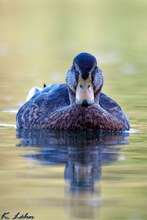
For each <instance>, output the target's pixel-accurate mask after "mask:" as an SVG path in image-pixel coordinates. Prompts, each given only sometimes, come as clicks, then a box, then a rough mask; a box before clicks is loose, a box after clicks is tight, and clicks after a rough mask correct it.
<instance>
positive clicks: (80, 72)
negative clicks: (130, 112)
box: [16, 52, 130, 131]
mask: <svg viewBox="0 0 147 220" xmlns="http://www.w3.org/2000/svg"><path fill="white" fill-rule="evenodd" d="M103 83H104V75H103V72H102V70H101V69H100V68H99V67H98V65H97V59H96V58H95V56H93V55H92V54H90V53H87V52H81V53H80V54H78V55H76V56H75V58H74V59H73V62H72V65H71V67H70V68H69V70H68V71H67V74H66V83H64V84H53V85H48V86H47V85H46V84H44V86H43V88H42V89H40V88H37V87H35V89H33V92H32V91H31V94H29V96H28V98H27V101H26V103H25V104H24V105H23V106H22V107H21V108H20V109H19V111H18V113H17V115H16V127H17V128H18V129H20V128H23V129H54V130H88V129H94V130H106V131H127V130H129V129H130V123H129V120H128V117H127V116H126V114H125V113H124V111H123V110H122V109H121V107H120V106H119V105H118V104H117V103H116V102H115V101H114V100H113V99H112V98H110V97H108V96H107V95H106V94H104V93H102V92H101V90H102V87H103Z"/></svg>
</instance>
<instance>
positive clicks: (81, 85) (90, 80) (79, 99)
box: [66, 53, 104, 107]
mask: <svg viewBox="0 0 147 220" xmlns="http://www.w3.org/2000/svg"><path fill="white" fill-rule="evenodd" d="M103 80H104V78H103V74H102V71H101V70H100V69H99V68H98V66H97V60H96V58H95V57H94V56H93V55H91V54H89V53H80V54H78V55H77V56H76V57H75V58H74V60H73V65H72V67H71V68H70V69H69V70H68V72H67V75H66V84H67V88H68V91H69V97H70V102H71V104H78V105H82V106H84V107H87V106H89V105H92V104H94V103H95V102H97V101H98V97H99V93H100V91H101V89H102V86H103Z"/></svg>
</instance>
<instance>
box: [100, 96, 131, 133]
mask: <svg viewBox="0 0 147 220" xmlns="http://www.w3.org/2000/svg"><path fill="white" fill-rule="evenodd" d="M100 106H101V107H102V108H103V109H105V110H106V111H107V112H109V113H110V114H111V115H112V116H114V117H116V118H117V119H119V120H121V121H123V122H124V123H125V124H126V126H127V128H128V130H129V129H130V124H129V120H128V117H127V116H126V114H125V113H124V111H123V110H122V109H121V107H120V106H119V105H118V104H117V103H116V102H115V101H114V100H113V99H111V98H109V97H108V96H107V95H105V94H104V93H101V94H100Z"/></svg>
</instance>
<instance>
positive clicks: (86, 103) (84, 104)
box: [82, 99, 89, 107]
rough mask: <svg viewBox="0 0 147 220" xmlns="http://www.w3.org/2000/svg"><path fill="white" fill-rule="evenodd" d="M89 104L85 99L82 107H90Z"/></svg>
mask: <svg viewBox="0 0 147 220" xmlns="http://www.w3.org/2000/svg"><path fill="white" fill-rule="evenodd" d="M88 105H89V104H88V102H87V100H86V99H83V102H82V106H83V107H88Z"/></svg>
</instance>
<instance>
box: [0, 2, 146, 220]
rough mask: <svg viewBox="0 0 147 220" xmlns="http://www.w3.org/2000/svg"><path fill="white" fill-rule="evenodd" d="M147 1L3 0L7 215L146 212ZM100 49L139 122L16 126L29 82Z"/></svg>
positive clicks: (3, 200)
mask: <svg viewBox="0 0 147 220" xmlns="http://www.w3.org/2000/svg"><path fill="white" fill-rule="evenodd" d="M146 11H147V2H146V0H141V1H140V0H135V1H131V0H130V1H119V3H118V1H116V0H112V1H108V0H104V1H102V0H92V1H90V0H89V1H88V0H87V1H84V0H75V1H68V0H63V1H59V0H55V1H53V0H50V1H46V0H42V1H35V0H25V1H24V0H22V1H19V0H13V1H11V0H7V1H5V0H0V217H1V216H2V215H3V214H4V213H5V212H9V214H8V215H7V217H9V218H10V219H13V217H14V216H15V215H16V214H17V213H18V212H20V214H19V216H20V215H22V214H26V213H28V215H29V216H34V217H35V219H36V220H42V219H43V220H47V219H51V220H57V219H63V220H69V219H100V220H107V219H109V220H114V219H116V220H119V219H122V220H123V219H125V220H146V219H147V208H146V204H147V171H146V170H147V162H146V161H147V160H146V159H147V156H146V155H147V111H146V108H147V101H146V100H147V99H146V95H147V76H146V69H147V65H146V57H147V41H146V38H147V22H146V20H147V13H146ZM81 51H87V52H91V53H93V54H94V55H95V56H96V57H97V59H98V63H99V66H100V68H101V69H102V70H103V72H104V75H105V84H104V88H103V92H104V93H107V94H108V95H109V96H111V97H112V98H114V99H115V100H116V101H117V102H118V103H119V104H120V105H121V106H122V107H123V109H124V110H125V112H127V114H128V116H129V118H130V123H131V132H130V133H123V134H113V133H100V132H86V133H83V132H74V133H72V132H53V131H46V130H42V131H34V130H29V131H24V130H21V131H16V128H15V116H16V112H17V110H18V109H19V108H20V106H21V105H22V103H24V102H25V98H26V95H27V92H28V90H29V89H30V88H31V87H32V86H34V85H38V86H42V85H43V83H46V84H50V83H61V82H64V80H65V74H66V71H67V69H68V68H69V67H70V65H71V62H72V59H73V57H74V56H75V55H76V54H77V53H79V52H81Z"/></svg>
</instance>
